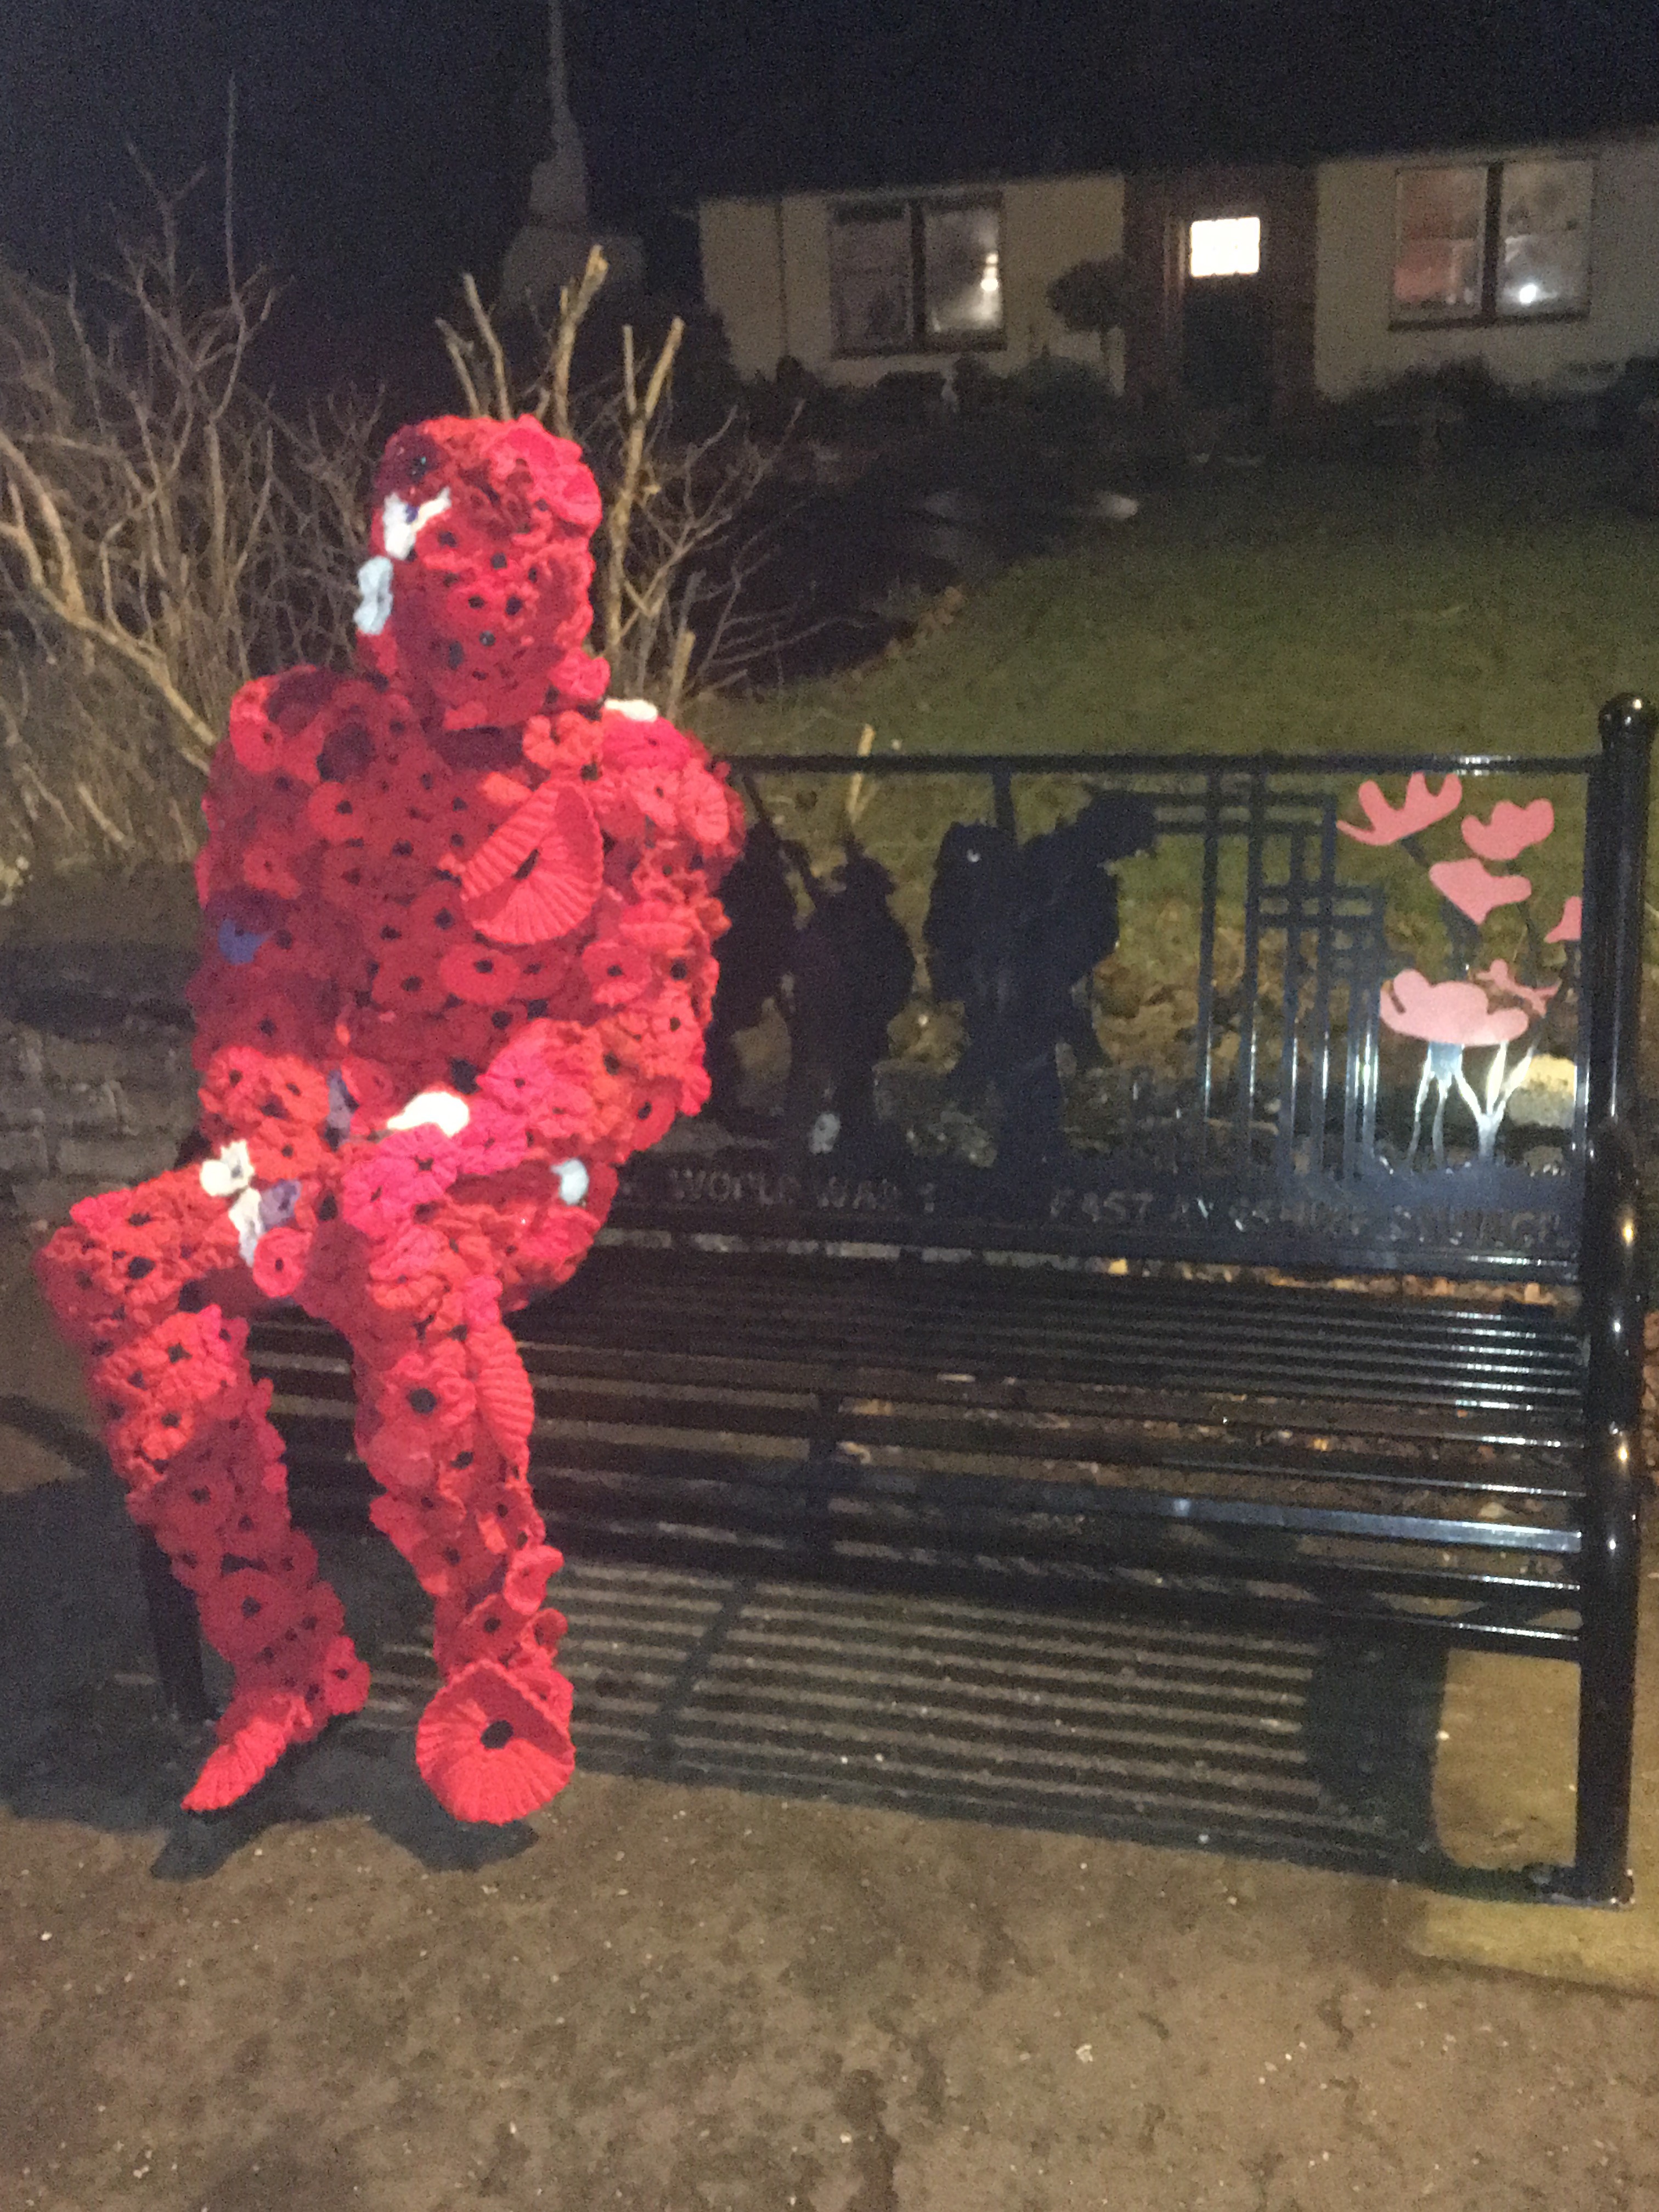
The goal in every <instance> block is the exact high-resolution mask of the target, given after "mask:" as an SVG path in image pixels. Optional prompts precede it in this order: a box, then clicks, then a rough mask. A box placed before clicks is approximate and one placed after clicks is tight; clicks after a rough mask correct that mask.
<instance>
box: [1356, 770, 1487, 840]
mask: <svg viewBox="0 0 1659 2212" xmlns="http://www.w3.org/2000/svg"><path fill="white" fill-rule="evenodd" d="M1359 804H1360V807H1361V809H1362V810H1363V811H1364V816H1365V819H1366V822H1367V823H1369V825H1370V826H1369V828H1366V829H1359V828H1358V827H1357V826H1356V825H1355V824H1354V823H1352V822H1339V823H1337V825H1336V826H1337V828H1338V829H1340V831H1341V832H1342V835H1343V836H1345V837H1352V839H1353V841H1354V842H1355V844H1357V845H1397V844H1398V843H1399V842H1400V841H1401V838H1402V837H1413V836H1416V834H1417V832H1418V831H1419V829H1428V828H1429V826H1430V825H1431V823H1436V822H1443V821H1444V820H1445V818H1446V817H1447V815H1449V814H1455V812H1456V811H1457V810H1458V808H1459V807H1460V806H1461V805H1462V804H1463V786H1462V781H1461V780H1460V779H1459V778H1458V777H1456V776H1455V775H1449V776H1446V777H1444V778H1443V780H1442V782H1441V786H1440V788H1439V790H1438V791H1433V792H1431V790H1430V789H1429V780H1428V778H1427V776H1425V775H1423V774H1421V773H1420V772H1419V773H1418V774H1416V775H1413V776H1412V777H1411V778H1410V780H1409V781H1408V782H1407V785H1406V799H1405V804H1404V805H1401V806H1390V805H1389V802H1388V800H1387V799H1385V798H1384V797H1383V787H1382V785H1381V784H1380V783H1362V784H1361V785H1360V787H1359Z"/></svg>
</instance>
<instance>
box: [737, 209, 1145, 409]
mask: <svg viewBox="0 0 1659 2212" xmlns="http://www.w3.org/2000/svg"><path fill="white" fill-rule="evenodd" d="M950 189H951V188H950V187H944V186H929V187H927V188H926V189H917V190H915V191H912V190H909V189H908V188H906V187H902V186H895V187H894V188H893V189H892V190H890V191H880V192H864V193H859V192H836V193H820V192H813V193H789V194H787V195H785V196H784V197H782V198H781V199H729V200H704V201H703V202H702V205H701V206H700V208H699V209H698V222H699V225H700V228H701V233H702V278H703V296H704V298H705V299H706V301H708V305H709V307H711V308H713V309H714V312H715V313H717V314H719V315H720V317H721V319H722V320H723V321H724V323H725V325H726V337H727V338H728V339H729V341H730V343H731V347H732V360H733V362H735V363H736V366H737V368H738V371H739V373H740V374H743V375H744V376H769V375H771V374H772V373H773V372H774V371H775V368H777V365H778V361H779V358H780V356H782V355H783V354H785V353H791V354H793V356H795V358H796V359H797V360H798V361H799V362H803V363H804V364H805V367H806V368H809V369H811V371H812V372H813V374H815V375H817V376H821V377H823V378H824V379H825V380H827V381H829V382H830V383H834V384H845V385H868V384H874V383H875V382H877V380H878V379H879V378H881V377H883V376H885V375H886V374H888V373H889V372H890V370H894V369H898V370H907V369H939V370H944V369H948V368H949V367H950V366H951V362H952V360H953V359H954V358H955V356H956V352H957V350H958V349H952V348H945V349H940V350H939V351H937V352H933V351H929V352H925V353H901V354H889V353H884V354H879V355H872V356H849V357H847V358H842V359H838V358H837V357H836V353H835V348H834V339H833V335H832V331H831V325H830V312H829V217H830V210H831V209H832V208H834V207H837V206H846V205H848V204H849V203H851V202H854V201H857V200H859V199H899V198H932V197H936V196H941V195H944V194H946V193H948V191H949V190H950ZM957 189H960V190H963V191H967V190H972V189H976V188H975V187H969V186H963V187H959V188H957ZM993 189H995V190H996V191H999V192H1000V196H1001V200H1002V246H1001V253H1002V281H1003V288H1004V290H1003V309H1004V317H1005V323H1006V331H1005V338H1004V343H1002V344H1001V345H1000V346H999V347H997V348H996V349H994V350H993V349H979V348H975V349H973V350H974V351H975V352H977V353H979V354H980V357H981V359H982V360H983V361H984V363H985V366H986V367H987V368H988V369H991V370H993V371H994V372H995V373H997V374H1007V373H1008V372H1010V371H1011V370H1013V369H1018V368H1024V366H1025V365H1026V364H1027V362H1030V361H1033V360H1035V359H1036V356H1038V355H1039V354H1040V353H1042V351H1043V350H1044V349H1047V350H1048V351H1049V352H1052V353H1055V354H1063V355H1067V356H1072V357H1073V358H1076V359H1080V360H1085V361H1089V362H1097V361H1098V360H1099V358H1100V349H1099V345H1098V343H1097V340H1096V339H1095V338H1093V337H1087V336H1084V337H1078V336H1074V335H1073V333H1072V332H1070V331H1067V330H1066V328H1065V326H1064V325H1062V324H1061V323H1060V320H1059V319H1058V318H1057V317H1056V316H1055V315H1054V314H1053V313H1052V312H1051V311H1050V309H1049V307H1048V299H1047V296H1046V295H1047V293H1048V286H1049V284H1050V283H1052V282H1053V280H1054V278H1055V277H1056V276H1059V275H1060V273H1061V271H1062V270H1066V269H1069V268H1070V267H1071V266H1072V265H1073V263H1074V262H1078V261H1096V260H1105V259H1107V258H1109V257H1110V256H1111V255H1113V254H1115V253H1117V252H1121V249H1122V245H1123V180H1122V179H1121V177H1116V176H1094V177H1047V178H1030V179H1022V180H1020V181H1018V182H1016V183H1012V184H1006V185H1000V186H997V187H994V188H993ZM1120 373H1121V372H1120Z"/></svg>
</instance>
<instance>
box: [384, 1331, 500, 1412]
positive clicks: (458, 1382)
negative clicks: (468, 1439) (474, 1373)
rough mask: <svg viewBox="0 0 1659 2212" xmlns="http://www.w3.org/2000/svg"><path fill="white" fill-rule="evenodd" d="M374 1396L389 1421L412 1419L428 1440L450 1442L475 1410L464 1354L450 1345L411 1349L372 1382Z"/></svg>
mask: <svg viewBox="0 0 1659 2212" xmlns="http://www.w3.org/2000/svg"><path fill="white" fill-rule="evenodd" d="M374 1392H375V1402H376V1404H377V1405H378V1406H379V1407H380V1411H381V1413H383V1414H384V1415H385V1416H386V1419H388V1420H398V1421H402V1420H404V1419H414V1420H416V1421H417V1422H419V1423H420V1424H422V1427H423V1429H424V1430H425V1431H426V1432H427V1433H428V1434H431V1435H433V1436H453V1435H454V1434H455V1433H456V1432H457V1431H459V1430H460V1429H462V1428H463V1427H465V1425H467V1424H469V1423H470V1422H471V1419H472V1417H473V1415H474V1413H476V1411H477V1397H476V1395H475V1393H474V1387H473V1382H472V1377H471V1375H470V1374H469V1373H468V1371H467V1363H466V1354H465V1350H464V1349H463V1347H462V1346H460V1345H459V1344H457V1343H456V1342H454V1340H453V1339H450V1340H442V1339H441V1340H439V1341H438V1342H436V1343H433V1342H431V1341H429V1340H427V1341H422V1342H421V1343H419V1344H417V1345H416V1346H414V1347H413V1348H412V1349H411V1350H410V1351H408V1352H404V1354H403V1356H402V1357H401V1358H398V1359H396V1360H394V1361H393V1362H392V1364H391V1366H390V1367H389V1368H388V1369H387V1370H386V1373H385V1374H384V1375H382V1376H377V1377H376V1378H375V1384H374Z"/></svg>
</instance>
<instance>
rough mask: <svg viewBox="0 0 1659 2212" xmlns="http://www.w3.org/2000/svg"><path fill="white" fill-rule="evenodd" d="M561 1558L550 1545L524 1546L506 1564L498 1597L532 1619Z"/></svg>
mask: <svg viewBox="0 0 1659 2212" xmlns="http://www.w3.org/2000/svg"><path fill="white" fill-rule="evenodd" d="M562 1565H564V1555H563V1553H561V1552H556V1551H555V1550H554V1548H553V1547H552V1545H551V1544H526V1546H525V1547H524V1548H523V1549H522V1550H521V1551H518V1552H515V1553H513V1556H512V1558H511V1559H509V1560H508V1561H507V1571H506V1573H505V1574H504V1575H503V1577H501V1595H502V1596H503V1597H504V1598H505V1599H506V1600H507V1602H508V1604H509V1605H511V1606H513V1607H514V1609H515V1610H516V1611H518V1612H520V1613H523V1614H524V1615H526V1617H530V1616H533V1615H534V1613H536V1612H537V1610H538V1607H540V1605H541V1603H542V1601H543V1600H544V1598H545V1597H546V1595H547V1582H548V1577H549V1576H550V1575H556V1574H557V1573H558V1571H559V1570H560V1568H561V1567H562Z"/></svg>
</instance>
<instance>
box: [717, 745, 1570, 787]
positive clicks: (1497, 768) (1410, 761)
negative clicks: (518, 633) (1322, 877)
mask: <svg viewBox="0 0 1659 2212" xmlns="http://www.w3.org/2000/svg"><path fill="white" fill-rule="evenodd" d="M1599 758H1600V755H1599V754H1596V753H1594V752H1583V753H1551V754H1540V755H1537V756H1534V755H1530V754H1527V753H1397V752H1395V753H1315V754H1310V753H1182V754H1181V755H1180V756H1179V757H1176V758H1173V759H1172V758H1171V757H1170V755H1169V754H1168V753H902V754H893V753H871V754H869V755H867V756H866V755H861V754H858V753H733V754H732V755H731V756H730V759H731V763H732V771H733V773H734V774H737V773H741V774H743V775H833V776H837V777H841V778H843V779H844V778H845V777H847V776H848V775H854V774H857V775H866V776H876V777H881V776H887V775H945V776H951V775H958V776H965V777H972V776H976V775H994V774H995V773H997V772H999V771H1001V770H1007V771H1008V772H1010V773H1012V774H1014V775H1086V776H1091V777H1094V778H1096V779H1099V780H1107V781H1109V780H1110V779H1111V778H1112V777H1114V776H1121V775H1158V776H1164V777H1166V778H1169V779H1171V780H1174V779H1176V778H1177V777H1181V776H1186V775H1191V776H1194V777H1196V776H1201V775H1239V776H1249V775H1299V776H1306V777H1309V778H1310V779H1311V778H1314V777H1318V776H1327V777H1329V776H1340V777H1347V776H1351V775H1407V773H1409V772H1410V771H1412V770H1413V769H1421V770H1422V771H1423V772H1424V774H1425V775H1528V776H1535V775H1585V776H1587V775H1589V774H1590V772H1591V771H1592V770H1593V769H1594V768H1595V763H1596V762H1597V760H1598V759H1599Z"/></svg>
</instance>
